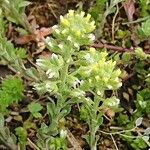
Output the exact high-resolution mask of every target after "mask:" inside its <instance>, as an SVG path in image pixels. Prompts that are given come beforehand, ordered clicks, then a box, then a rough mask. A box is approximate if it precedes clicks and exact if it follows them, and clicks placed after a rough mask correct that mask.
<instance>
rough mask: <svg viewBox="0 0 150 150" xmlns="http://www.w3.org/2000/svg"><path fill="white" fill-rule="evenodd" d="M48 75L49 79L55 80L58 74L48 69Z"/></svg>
mask: <svg viewBox="0 0 150 150" xmlns="http://www.w3.org/2000/svg"><path fill="white" fill-rule="evenodd" d="M46 74H47V75H48V78H49V79H51V78H53V77H54V76H55V75H56V73H55V72H53V71H52V70H51V69H48V70H47V71H46Z"/></svg>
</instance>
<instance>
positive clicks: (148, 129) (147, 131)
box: [144, 127, 150, 135]
mask: <svg viewBox="0 0 150 150" xmlns="http://www.w3.org/2000/svg"><path fill="white" fill-rule="evenodd" d="M149 134H150V127H148V128H147V129H145V132H144V135H149Z"/></svg>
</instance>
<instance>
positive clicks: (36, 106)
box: [28, 102, 43, 118]
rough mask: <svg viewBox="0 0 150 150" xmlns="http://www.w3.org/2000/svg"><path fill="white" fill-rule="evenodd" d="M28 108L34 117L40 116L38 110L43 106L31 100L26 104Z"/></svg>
mask: <svg viewBox="0 0 150 150" xmlns="http://www.w3.org/2000/svg"><path fill="white" fill-rule="evenodd" d="M28 109H29V111H30V112H31V114H32V115H33V116H34V117H35V118H40V117H42V116H41V114H40V113H39V111H41V110H42V109H43V106H42V105H41V104H40V103H35V102H32V103H31V104H29V105H28Z"/></svg>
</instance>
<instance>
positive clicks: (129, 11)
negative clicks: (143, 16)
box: [123, 0, 135, 21]
mask: <svg viewBox="0 0 150 150" xmlns="http://www.w3.org/2000/svg"><path fill="white" fill-rule="evenodd" d="M123 6H124V9H125V12H126V15H127V17H128V20H129V21H133V14H134V13H135V1H134V0H126V1H125V2H124V4H123Z"/></svg>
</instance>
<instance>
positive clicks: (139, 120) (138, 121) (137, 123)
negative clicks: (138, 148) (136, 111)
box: [135, 117, 143, 127]
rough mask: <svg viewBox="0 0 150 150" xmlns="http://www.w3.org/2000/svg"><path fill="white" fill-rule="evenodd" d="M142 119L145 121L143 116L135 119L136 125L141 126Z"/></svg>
mask: <svg viewBox="0 0 150 150" xmlns="http://www.w3.org/2000/svg"><path fill="white" fill-rule="evenodd" d="M142 121H143V118H142V117H140V118H138V119H137V120H136V121H135V125H136V127H138V126H140V125H141V124H142Z"/></svg>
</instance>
